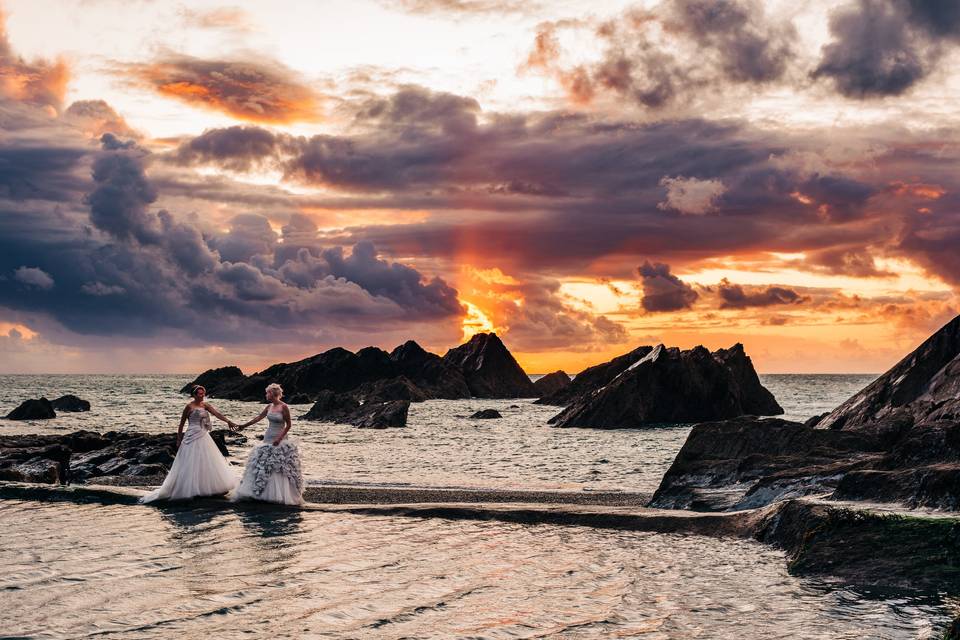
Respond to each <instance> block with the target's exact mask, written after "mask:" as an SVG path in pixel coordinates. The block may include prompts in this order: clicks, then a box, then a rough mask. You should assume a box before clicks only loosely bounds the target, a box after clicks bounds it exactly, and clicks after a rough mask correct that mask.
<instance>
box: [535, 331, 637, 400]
mask: <svg viewBox="0 0 960 640" xmlns="http://www.w3.org/2000/svg"><path fill="white" fill-rule="evenodd" d="M651 351H653V347H648V346H643V347H637V348H636V349H634V350H633V351H631V352H630V353H625V354H623V355H622V356H617V357H616V358H614V359H613V360H610V361H609V362H603V363H601V364H598V365H594V366H592V367H587V368H586V369H584V370H583V371H581V372H580V373H578V374H577V376H576V377H575V378H574V379H573V380H572V381H571V382H570V384H569V385H567V386H566V387H563V388H562V389H559V390H558V391H555V392H554V393H551V394H550V395H547V396H544V397H542V398H540V399H539V400H537V401H536V402H535V403H534V404H550V405H556V406H559V407H565V406H567V405H569V404H572V403H573V401H574V400H576V399H577V398H579V397H581V396H583V395H586V394H588V393H592V392H594V391H596V390H598V389H602V388H603V387H605V386H606V385H608V384H609V383H610V382H612V381H613V379H614V378H616V377H617V376H618V375H620V374H621V373H623V372H624V371H626V369H627V367H629V366H630V365H632V364H633V363H635V362H636V361H637V360H640V359H642V358H644V357H646V356H647V354H649V353H650V352H651Z"/></svg>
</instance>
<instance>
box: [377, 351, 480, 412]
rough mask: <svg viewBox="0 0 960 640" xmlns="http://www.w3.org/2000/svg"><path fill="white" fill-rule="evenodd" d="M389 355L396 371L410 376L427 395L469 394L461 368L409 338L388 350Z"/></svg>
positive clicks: (445, 397) (458, 396)
mask: <svg viewBox="0 0 960 640" xmlns="http://www.w3.org/2000/svg"><path fill="white" fill-rule="evenodd" d="M390 359H391V360H392V361H393V363H394V366H395V367H396V373H397V375H399V376H403V377H405V378H407V379H408V380H410V382H412V383H413V384H414V385H415V386H416V387H418V388H419V389H421V390H422V391H423V393H424V394H425V395H426V397H427V398H428V399H429V398H437V399H443V400H459V399H462V398H469V397H470V388H469V387H468V386H467V380H466V378H465V377H464V375H463V372H462V371H461V370H460V369H459V368H458V367H456V366H454V365H453V364H451V363H449V362H447V361H446V360H444V359H443V358H441V357H440V356H438V355H437V354H435V353H430V352H429V351H426V350H425V349H424V348H423V347H421V346H420V345H419V344H417V343H416V342H414V341H413V340H407V341H406V342H404V343H403V344H402V345H400V346H399V347H397V348H396V349H394V350H393V351H391V352H390ZM411 399H412V398H411ZM414 402H416V400H414Z"/></svg>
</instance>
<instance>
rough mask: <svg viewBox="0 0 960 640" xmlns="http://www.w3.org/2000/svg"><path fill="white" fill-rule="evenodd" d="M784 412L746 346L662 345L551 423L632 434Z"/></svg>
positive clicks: (584, 396) (587, 395) (568, 408)
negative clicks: (687, 347) (646, 429)
mask: <svg viewBox="0 0 960 640" xmlns="http://www.w3.org/2000/svg"><path fill="white" fill-rule="evenodd" d="M578 378H579V376H578ZM571 386H572V385H571ZM781 413H783V409H782V408H781V407H780V405H779V404H777V401H776V400H775V399H774V397H773V395H772V394H771V393H770V392H769V391H767V389H765V388H764V387H763V386H762V385H761V384H760V380H759V378H758V377H757V373H756V371H754V369H753V364H752V363H751V362H750V358H749V357H748V356H747V355H746V353H744V351H743V345H740V344H737V345H734V346H733V347H732V348H730V349H719V350H717V351H715V352H714V353H710V352H709V351H708V350H707V349H705V348H703V347H695V348H693V349H690V350H687V351H681V350H680V349H677V348H667V347H665V346H663V345H662V344H661V345H657V346H656V347H654V348H653V349H652V350H650V351H649V352H648V353H647V355H645V356H644V357H642V358H640V359H639V360H636V361H635V362H634V363H633V364H631V365H629V366H627V367H626V368H625V369H623V370H622V371H621V372H620V373H619V374H617V375H616V376H615V377H614V378H613V379H612V380H610V381H609V382H608V383H607V384H606V385H604V386H603V387H601V388H599V389H596V390H594V391H591V392H589V393H585V394H583V395H581V396H579V397H578V398H577V399H575V400H574V402H573V404H571V405H570V406H568V407H567V408H566V409H564V410H563V411H562V412H561V413H559V414H558V415H556V416H554V417H553V418H551V419H550V423H551V424H554V425H555V426H558V427H593V428H601V429H630V428H638V427H644V426H647V425H652V424H664V423H684V422H701V421H705V420H722V419H725V418H735V417H737V416H742V415H748V414H752V415H777V414H781Z"/></svg>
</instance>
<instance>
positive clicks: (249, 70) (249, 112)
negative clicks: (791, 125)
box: [118, 55, 320, 123]
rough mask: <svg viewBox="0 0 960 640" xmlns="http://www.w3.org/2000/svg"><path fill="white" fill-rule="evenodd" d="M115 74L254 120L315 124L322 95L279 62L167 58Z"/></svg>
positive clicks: (184, 99) (235, 115)
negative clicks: (308, 122)
mask: <svg viewBox="0 0 960 640" xmlns="http://www.w3.org/2000/svg"><path fill="white" fill-rule="evenodd" d="M118 72H119V73H121V74H123V75H126V76H128V77H130V78H131V79H132V80H133V81H134V82H136V83H139V84H143V85H145V86H148V87H150V88H152V89H153V90H155V91H156V92H157V93H159V94H160V95H163V96H167V97H170V98H174V99H176V100H180V101H182V102H185V103H187V104H190V105H193V106H198V107H204V108H207V109H213V110H216V111H222V112H224V113H227V114H230V115H232V116H234V117H237V118H240V119H243V120H249V121H253V122H265V123H290V122H298V121H314V120H317V119H318V118H319V116H320V114H319V109H320V96H319V94H318V93H317V92H316V91H314V90H313V89H312V88H310V87H309V85H307V83H306V82H304V81H303V80H302V79H300V78H298V77H297V76H296V74H295V73H294V72H293V71H291V70H290V69H287V68H286V67H284V66H283V65H282V64H280V63H279V62H264V61H262V60H256V61H254V60H250V61H245V60H206V59H201V58H194V57H191V56H186V55H169V56H166V57H163V58H161V59H159V60H156V61H155V62H151V63H148V64H133V65H126V66H120V67H119V68H118Z"/></svg>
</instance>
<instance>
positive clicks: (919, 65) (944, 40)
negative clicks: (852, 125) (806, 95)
mask: <svg viewBox="0 0 960 640" xmlns="http://www.w3.org/2000/svg"><path fill="white" fill-rule="evenodd" d="M830 34H831V36H832V37H833V39H832V40H831V41H830V42H829V43H828V44H827V45H826V46H824V48H823V51H822V56H821V59H820V62H819V64H818V66H817V68H816V69H815V70H814V72H813V76H814V77H815V78H828V79H830V80H832V81H833V84H834V86H835V87H836V90H837V91H838V92H839V93H841V94H843V95H844V96H847V97H849V98H861V99H865V98H879V97H885V96H895V95H900V94H902V93H904V92H906V91H908V90H909V89H911V88H912V87H913V86H914V85H915V84H916V83H917V82H919V81H920V80H922V79H923V78H925V77H926V76H928V75H929V74H930V73H931V72H932V71H933V69H935V68H936V67H937V65H938V64H940V62H941V60H942V59H943V57H944V53H945V51H946V49H947V48H948V47H951V46H955V45H956V44H958V43H960V5H958V3H957V2H955V0H857V1H856V2H853V3H851V4H849V5H846V6H844V7H842V8H840V9H837V10H835V11H834V12H833V13H832V14H831V16H830Z"/></svg>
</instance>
